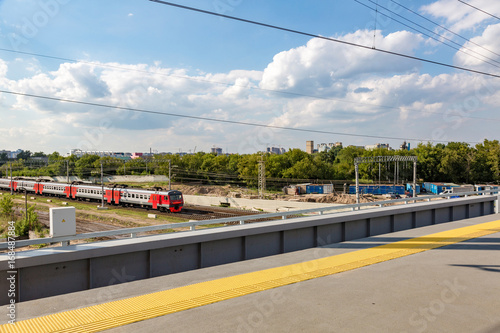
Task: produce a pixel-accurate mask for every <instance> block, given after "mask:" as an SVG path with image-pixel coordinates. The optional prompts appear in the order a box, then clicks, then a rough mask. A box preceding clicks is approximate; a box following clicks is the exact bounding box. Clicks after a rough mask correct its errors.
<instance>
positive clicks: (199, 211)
mask: <svg viewBox="0 0 500 333" xmlns="http://www.w3.org/2000/svg"><path fill="white" fill-rule="evenodd" d="M177 214H178V215H179V216H181V217H185V218H188V219H189V220H197V221H205V220H215V219H221V218H228V217H238V216H248V215H258V214H261V212H256V211H251V210H243V209H235V208H226V207H205V206H195V205H184V208H183V209H182V211H181V212H180V213H177Z"/></svg>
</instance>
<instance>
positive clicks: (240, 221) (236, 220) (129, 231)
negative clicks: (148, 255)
mask: <svg viewBox="0 0 500 333" xmlns="http://www.w3.org/2000/svg"><path fill="white" fill-rule="evenodd" d="M499 191H500V190H498V189H493V190H485V191H476V192H465V193H452V194H440V195H426V196H420V197H416V198H401V199H394V200H386V201H373V202H366V203H360V204H350V205H338V206H332V207H322V208H310V209H303V210H295V211H288V212H278V213H267V214H257V215H248V216H239V217H229V218H222V219H215V220H207V221H193V222H182V223H171V224H162V225H154V226H147V227H138V228H124V229H116V230H108V231H98V232H91V233H85V234H77V235H75V236H64V237H47V238H38V239H29V240H19V241H16V248H19V247H24V246H30V245H40V244H47V243H61V245H62V246H66V245H69V243H70V242H71V241H76V240H82V239H92V238H97V237H112V236H120V235H130V237H132V238H134V237H136V236H137V234H139V233H145V232H152V231H160V230H167V229H179V228H189V230H186V231H193V230H196V227H198V226H204V225H213V224H224V226H225V224H227V223H233V224H237V225H244V224H245V222H247V221H252V220H260V219H279V218H281V219H283V220H285V219H287V218H289V217H290V216H297V215H308V214H314V213H317V214H319V215H323V214H325V213H338V212H339V211H349V210H351V211H356V210H360V209H367V208H370V207H371V208H380V207H384V206H385V205H389V204H400V203H404V204H410V203H416V202H418V201H424V202H425V201H428V202H430V201H431V200H433V199H450V198H452V197H457V196H458V197H468V196H473V195H491V196H495V197H496V206H495V212H496V213H497V214H498V208H499V200H500V196H499V195H498V193H499ZM267 222H269V221H267ZM259 223H261V222H259ZM7 248H8V244H7V242H3V243H0V250H6V249H7Z"/></svg>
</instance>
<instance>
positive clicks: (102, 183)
mask: <svg viewBox="0 0 500 333" xmlns="http://www.w3.org/2000/svg"><path fill="white" fill-rule="evenodd" d="M101 188H102V198H101V207H103V208H104V175H103V170H102V162H101Z"/></svg>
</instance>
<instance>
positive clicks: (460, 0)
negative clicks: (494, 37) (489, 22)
mask: <svg viewBox="0 0 500 333" xmlns="http://www.w3.org/2000/svg"><path fill="white" fill-rule="evenodd" d="M458 2H461V3H463V4H464V5H467V6H469V7H472V8H474V9H476V10H478V11H480V12H482V13H484V14H486V15H489V16H491V17H494V18H496V19H497V20H500V17H498V16H496V15H493V14H491V13H488V12H487V11H485V10H482V9H481V8H478V7H475V6H473V5H471V4H470V3H468V2H465V1H462V0H458Z"/></svg>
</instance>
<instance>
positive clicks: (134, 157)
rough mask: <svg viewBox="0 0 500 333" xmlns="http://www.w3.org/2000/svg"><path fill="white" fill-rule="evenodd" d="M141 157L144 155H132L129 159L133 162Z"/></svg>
mask: <svg viewBox="0 0 500 333" xmlns="http://www.w3.org/2000/svg"><path fill="white" fill-rule="evenodd" d="M143 155H144V153H133V154H132V156H130V158H131V159H133V160H135V159H138V158H142V156H143Z"/></svg>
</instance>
